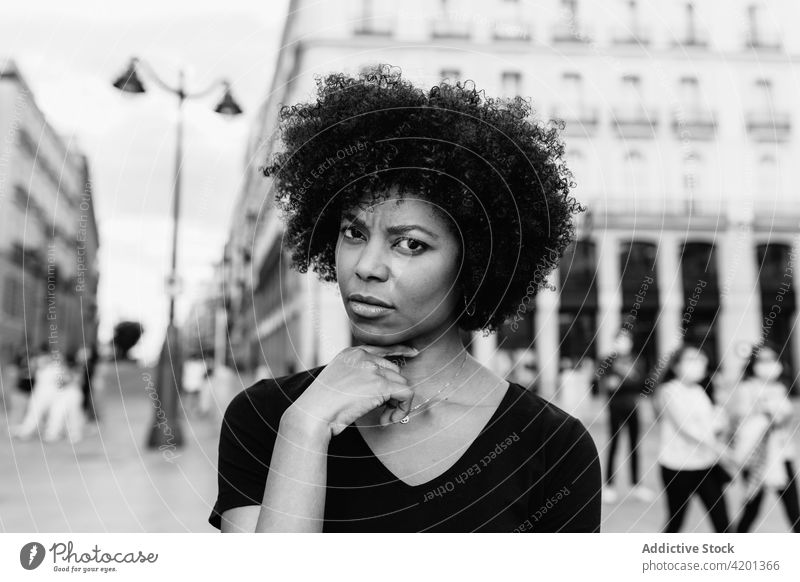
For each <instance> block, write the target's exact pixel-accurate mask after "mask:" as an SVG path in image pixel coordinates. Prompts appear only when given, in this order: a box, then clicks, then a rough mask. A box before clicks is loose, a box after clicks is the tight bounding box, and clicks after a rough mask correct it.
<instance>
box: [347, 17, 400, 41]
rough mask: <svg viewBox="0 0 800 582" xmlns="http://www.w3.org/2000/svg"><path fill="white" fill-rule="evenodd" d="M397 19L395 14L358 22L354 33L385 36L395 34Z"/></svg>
mask: <svg viewBox="0 0 800 582" xmlns="http://www.w3.org/2000/svg"><path fill="white" fill-rule="evenodd" d="M394 29H395V19H394V17H393V16H389V15H387V16H375V17H372V18H367V19H364V20H361V21H359V22H357V23H356V25H355V28H354V29H353V34H355V35H357V36H383V37H388V36H392V35H393V34H394Z"/></svg>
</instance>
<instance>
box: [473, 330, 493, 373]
mask: <svg viewBox="0 0 800 582" xmlns="http://www.w3.org/2000/svg"><path fill="white" fill-rule="evenodd" d="M472 351H473V354H472V355H473V357H474V358H475V359H476V360H478V361H479V362H480V363H481V364H483V365H484V366H486V367H487V368H489V369H490V370H494V371H495V372H496V371H497V370H495V367H494V355H495V352H496V351H497V333H492V334H489V335H488V336H485V337H484V335H483V332H482V331H473V332H472Z"/></svg>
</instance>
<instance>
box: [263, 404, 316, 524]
mask: <svg viewBox="0 0 800 582" xmlns="http://www.w3.org/2000/svg"><path fill="white" fill-rule="evenodd" d="M329 443H330V429H329V428H328V427H327V426H325V425H323V424H321V423H315V422H312V421H308V420H307V417H306V418H305V419H304V418H301V417H299V415H297V414H293V413H292V412H290V411H287V413H286V414H284V415H283V417H282V418H281V422H280V427H279V429H278V438H277V440H276V441H275V447H274V449H273V451H272V460H271V461H270V468H269V474H268V476H267V483H266V486H265V487H264V497H263V499H262V501H261V511H260V513H259V516H258V522H257V524H256V532H321V531H322V524H323V519H324V515H325V487H326V485H327V460H328V457H327V453H328V445H329Z"/></svg>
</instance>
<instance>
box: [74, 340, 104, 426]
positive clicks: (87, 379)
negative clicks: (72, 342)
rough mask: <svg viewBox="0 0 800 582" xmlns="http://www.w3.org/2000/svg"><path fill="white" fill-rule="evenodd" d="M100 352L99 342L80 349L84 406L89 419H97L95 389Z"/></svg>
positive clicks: (78, 359) (79, 359)
mask: <svg viewBox="0 0 800 582" xmlns="http://www.w3.org/2000/svg"><path fill="white" fill-rule="evenodd" d="M98 358H99V354H98V351H97V344H96V343H95V344H92V345H91V346H89V347H82V348H81V349H80V350H78V356H77V361H78V366H79V369H80V371H81V379H80V385H81V394H82V395H83V399H82V407H83V411H84V413H85V415H86V419H87V420H89V421H96V420H98V418H97V406H96V400H95V397H96V391H95V390H94V389H93V385H94V377H95V370H96V368H97V360H98Z"/></svg>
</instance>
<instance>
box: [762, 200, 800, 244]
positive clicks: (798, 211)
mask: <svg viewBox="0 0 800 582" xmlns="http://www.w3.org/2000/svg"><path fill="white" fill-rule="evenodd" d="M757 196H758V194H757ZM759 199H761V197H760V196H759ZM798 227H800V200H797V199H791V200H788V199H786V198H785V197H783V198H780V199H779V198H778V197H777V196H775V195H772V196H770V197H769V198H767V199H766V200H765V201H763V202H759V203H758V204H754V205H753V228H754V229H755V230H758V231H763V232H790V233H792V234H795V233H797V229H798Z"/></svg>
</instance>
